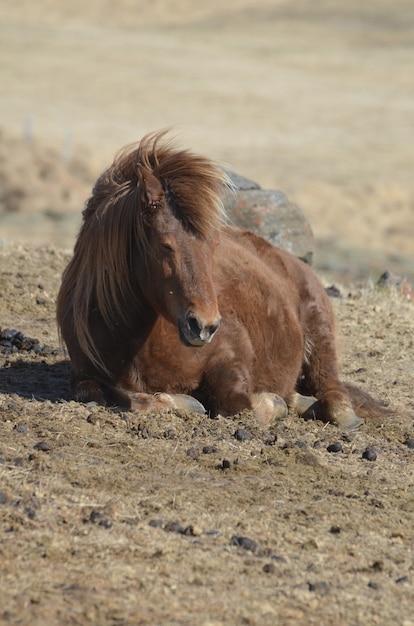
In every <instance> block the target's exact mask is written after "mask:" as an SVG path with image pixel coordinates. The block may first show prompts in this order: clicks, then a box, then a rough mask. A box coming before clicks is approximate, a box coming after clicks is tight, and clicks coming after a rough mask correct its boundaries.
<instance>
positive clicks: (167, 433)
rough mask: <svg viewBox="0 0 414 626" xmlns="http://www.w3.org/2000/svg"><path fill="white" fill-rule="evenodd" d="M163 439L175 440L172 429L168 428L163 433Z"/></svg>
mask: <svg viewBox="0 0 414 626" xmlns="http://www.w3.org/2000/svg"><path fill="white" fill-rule="evenodd" d="M164 438H165V439H175V438H176V433H175V430H174V428H169V429H168V430H166V431H165V433H164Z"/></svg>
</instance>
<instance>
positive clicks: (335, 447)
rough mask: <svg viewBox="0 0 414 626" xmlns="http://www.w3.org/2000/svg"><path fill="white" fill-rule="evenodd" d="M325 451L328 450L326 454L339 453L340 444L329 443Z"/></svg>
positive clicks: (338, 442)
mask: <svg viewBox="0 0 414 626" xmlns="http://www.w3.org/2000/svg"><path fill="white" fill-rule="evenodd" d="M326 449H327V450H328V452H341V450H342V443H341V442H340V441H337V442H336V443H331V444H329V446H327V447H326Z"/></svg>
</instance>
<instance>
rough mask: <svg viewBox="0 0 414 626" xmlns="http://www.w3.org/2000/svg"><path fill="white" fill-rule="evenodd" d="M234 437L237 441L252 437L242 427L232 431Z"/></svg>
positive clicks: (248, 439)
mask: <svg viewBox="0 0 414 626" xmlns="http://www.w3.org/2000/svg"><path fill="white" fill-rule="evenodd" d="M234 437H235V438H236V439H237V441H250V439H253V435H252V434H251V433H249V431H248V430H245V429H244V428H238V429H237V430H236V431H235V433H234Z"/></svg>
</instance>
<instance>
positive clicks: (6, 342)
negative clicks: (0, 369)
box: [0, 328, 61, 356]
mask: <svg viewBox="0 0 414 626" xmlns="http://www.w3.org/2000/svg"><path fill="white" fill-rule="evenodd" d="M0 351H1V352H2V353H3V354H12V353H15V352H34V353H35V354H38V355H42V356H46V355H51V354H58V353H59V352H61V350H60V349H54V348H52V347H51V346H48V345H41V344H40V343H39V340H38V339H34V338H33V337H26V335H24V334H23V333H22V332H20V331H19V330H16V329H15V328H5V329H4V330H1V329H0Z"/></svg>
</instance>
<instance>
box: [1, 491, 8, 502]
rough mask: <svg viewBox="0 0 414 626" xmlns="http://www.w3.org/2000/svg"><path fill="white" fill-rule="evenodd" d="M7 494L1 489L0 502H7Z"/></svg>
mask: <svg viewBox="0 0 414 626" xmlns="http://www.w3.org/2000/svg"><path fill="white" fill-rule="evenodd" d="M7 500H8V498H7V496H6V494H5V493H3V491H0V504H7Z"/></svg>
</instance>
